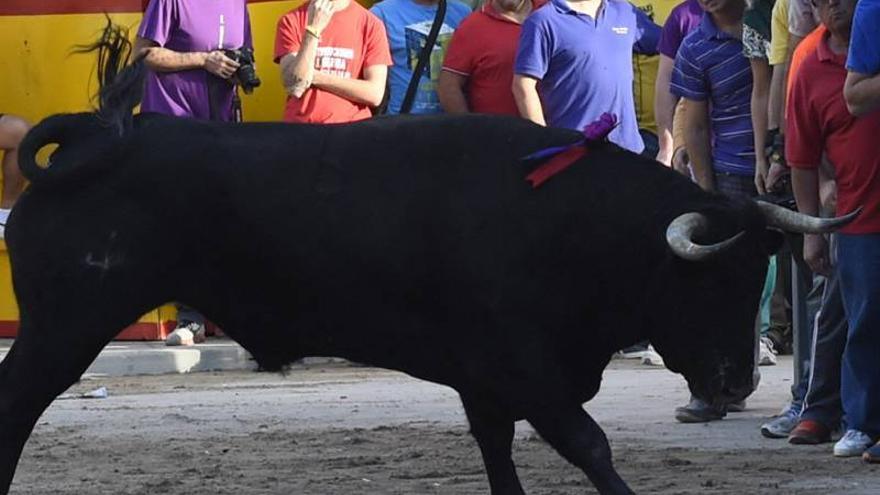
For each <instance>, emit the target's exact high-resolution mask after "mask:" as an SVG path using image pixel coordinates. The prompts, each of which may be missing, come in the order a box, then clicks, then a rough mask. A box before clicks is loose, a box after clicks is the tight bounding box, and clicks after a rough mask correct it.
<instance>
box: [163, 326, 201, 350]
mask: <svg viewBox="0 0 880 495" xmlns="http://www.w3.org/2000/svg"><path fill="white" fill-rule="evenodd" d="M193 344H195V340H194V339H193V333H192V331H190V329H189V328H186V327H177V328H175V329H174V331H173V332H171V333H169V334H168V336H167V337H165V345H175V346H176V345H187V346H189V345H193Z"/></svg>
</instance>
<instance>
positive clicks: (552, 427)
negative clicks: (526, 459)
mask: <svg viewBox="0 0 880 495" xmlns="http://www.w3.org/2000/svg"><path fill="white" fill-rule="evenodd" d="M528 420H529V423H531V424H532V426H534V427H535V429H536V430H538V433H540V434H541V436H542V437H544V439H545V440H547V442H549V443H550V445H551V446H553V448H554V449H556V451H557V452H559V454H560V455H561V456H562V457H564V458H565V459H566V460H568V461H569V462H571V463H572V464H574V465H575V466H577V467H579V468H580V469H581V470H582V471H583V472H584V473H586V475H587V477H588V478H590V481H591V482H593V485H595V486H596V489H597V490H599V493H601V494H603V495H605V494H608V495H612V494H613V495H618V494H631V493H633V492H632V490H630V489H629V487H627V486H626V483H624V481H623V479H621V478H620V475H618V474H617V471H615V470H614V466H613V465H612V463H611V447H610V446H609V445H608V439H607V438H606V437H605V432H603V431H602V428H600V427H599V425H598V424H596V421H594V420H593V418H591V417H590V415H589V414H587V413H586V411H584V410H583V409H582V408H581V407H580V406H575V407H571V406H569V407H562V406H560V407H559V408H558V409H557V408H556V407H554V406H551V405H548V406H547V408H546V410H545V411H541V412H538V413H536V414H534V415H530V416H529V417H528Z"/></svg>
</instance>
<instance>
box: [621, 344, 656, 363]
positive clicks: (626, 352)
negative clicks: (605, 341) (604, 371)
mask: <svg viewBox="0 0 880 495" xmlns="http://www.w3.org/2000/svg"><path fill="white" fill-rule="evenodd" d="M649 349H650V346H649V345H648V344H646V343H644V342H639V343H638V344H636V345H631V346H629V347H626V348H623V349H621V350H619V351H617V355H618V357H621V358H623V359H642V356H644V355H645V352H647V351H648V350H649Z"/></svg>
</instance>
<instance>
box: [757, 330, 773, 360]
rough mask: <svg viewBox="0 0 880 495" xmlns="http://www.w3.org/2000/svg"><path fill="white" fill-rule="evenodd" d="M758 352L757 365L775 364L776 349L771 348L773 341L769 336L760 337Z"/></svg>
mask: <svg viewBox="0 0 880 495" xmlns="http://www.w3.org/2000/svg"><path fill="white" fill-rule="evenodd" d="M758 354H759V358H758V366H775V365H776V351H775V350H773V341H772V340H770V339H769V338H767V337H761V343H760V345H759V350H758Z"/></svg>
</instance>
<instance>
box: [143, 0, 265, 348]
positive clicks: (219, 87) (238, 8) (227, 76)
mask: <svg viewBox="0 0 880 495" xmlns="http://www.w3.org/2000/svg"><path fill="white" fill-rule="evenodd" d="M252 46H253V44H252V41H251V28H250V19H249V16H248V11H247V5H246V0H211V1H210V2H203V1H198V0H151V1H150V4H149V5H148V6H147V10H146V12H145V13H144V18H143V20H142V21H141V26H140V29H138V37H137V41H136V42H135V46H134V52H135V53H136V54H139V55H141V54H142V55H143V56H144V61H145V63H146V65H147V67H148V68H149V69H150V71H149V73H148V74H147V79H146V82H145V87H144V98H143V102H142V103H141V111H143V112H156V113H162V114H166V115H175V116H178V117H190V118H196V119H203V120H217V121H223V122H230V121H232V119H233V96H234V93H235V85H234V84H233V83H232V82H231V79H232V77H233V75H234V74H235V71H236V70H237V69H238V67H239V64H238V63H237V62H235V61H234V60H232V59H230V58H229V57H227V56H226V55H224V54H223V52H222V51H221V50H222V49H238V48H241V47H248V48H250V47H252ZM184 242H185V240H184ZM204 338H205V318H204V317H203V316H202V315H201V314H199V313H198V312H197V311H195V310H193V309H192V308H189V307H187V306H184V305H179V306H178V311H177V328H176V329H175V330H174V331H173V332H171V333H170V334H169V335H168V337H167V338H166V339H165V343H166V344H168V345H192V344H193V343H196V342H200V341H203V340H204Z"/></svg>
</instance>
